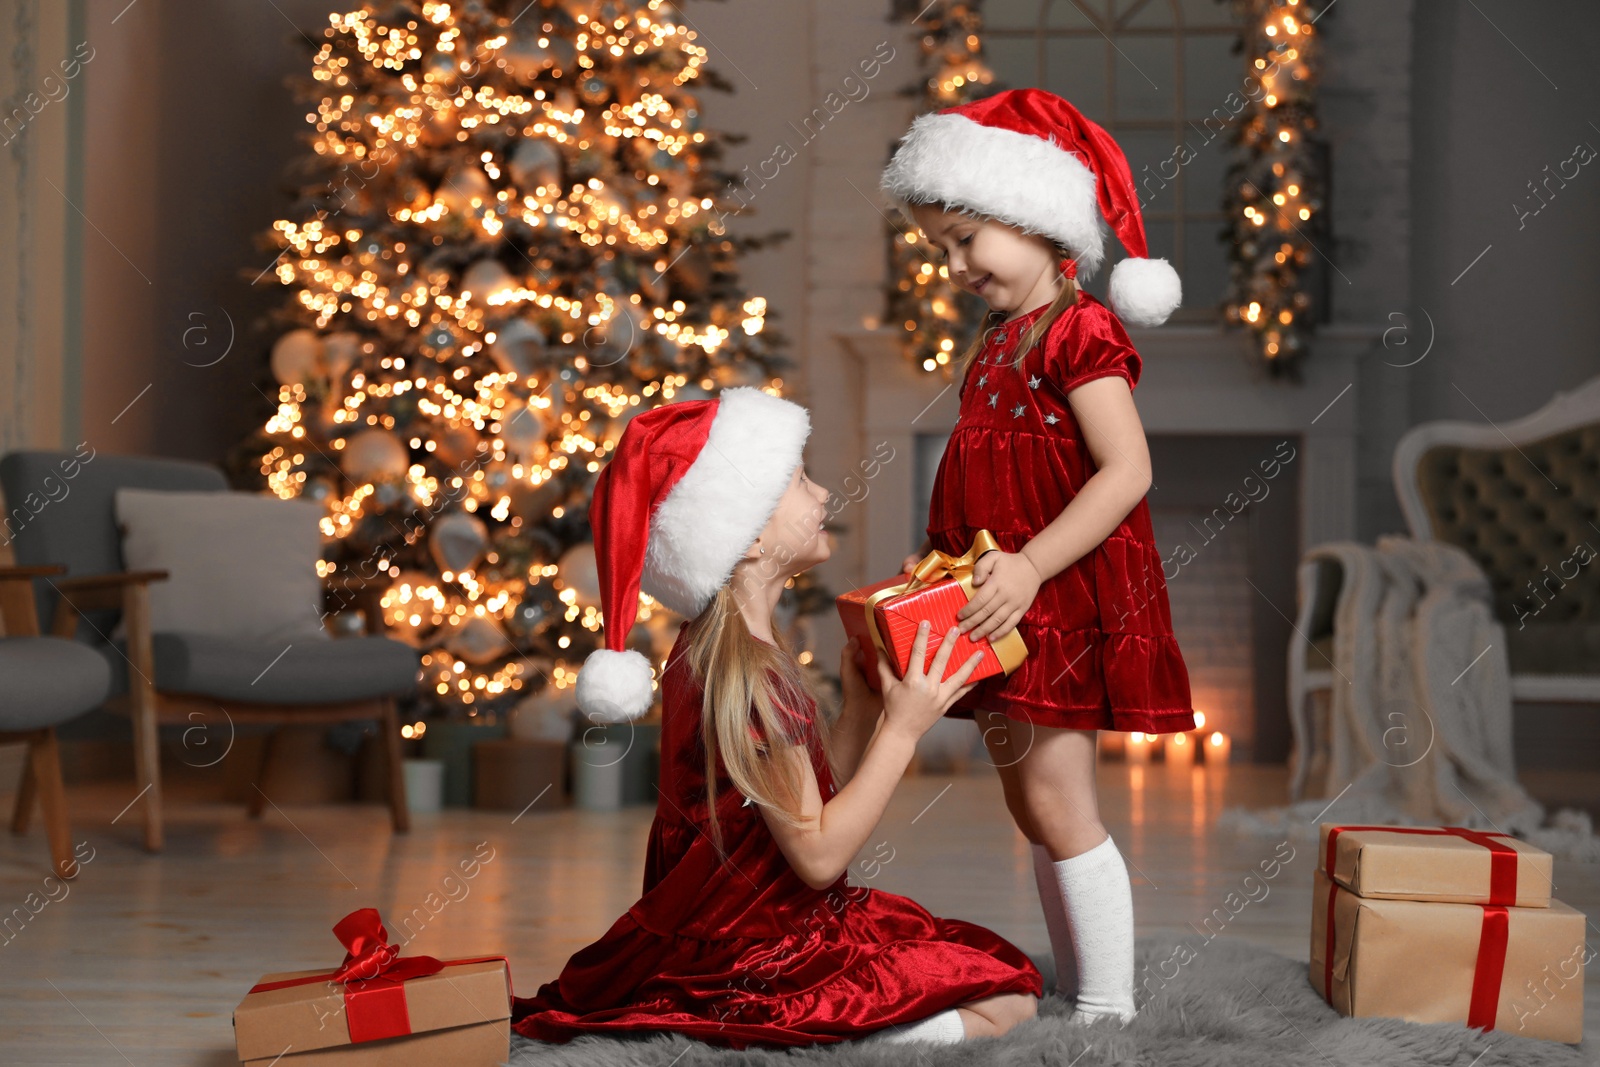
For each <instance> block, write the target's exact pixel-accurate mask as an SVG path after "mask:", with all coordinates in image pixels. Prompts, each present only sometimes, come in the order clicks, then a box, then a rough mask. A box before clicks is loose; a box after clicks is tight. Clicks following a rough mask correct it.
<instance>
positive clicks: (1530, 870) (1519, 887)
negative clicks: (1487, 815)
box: [1317, 823, 1554, 908]
mask: <svg viewBox="0 0 1600 1067" xmlns="http://www.w3.org/2000/svg"><path fill="white" fill-rule="evenodd" d="M1317 865H1318V867H1319V868H1320V869H1321V870H1323V871H1326V872H1327V874H1328V877H1330V878H1332V879H1333V880H1334V881H1335V882H1338V883H1339V884H1340V885H1342V886H1344V887H1345V888H1346V889H1348V890H1350V891H1351V892H1353V893H1356V894H1358V895H1359V896H1363V897H1386V898H1391V899H1399V900H1434V901H1452V902H1455V903H1459V904H1508V905H1515V906H1517V907H1520V908H1543V907H1548V906H1549V904H1550V886H1551V875H1552V872H1553V869H1554V867H1553V863H1552V861H1551V858H1550V853H1548V852H1546V851H1544V850H1543V849H1541V848H1539V847H1537V846H1535V845H1530V844H1528V843H1527V842H1526V841H1518V840H1517V839H1516V838H1514V837H1511V836H1510V835H1508V834H1501V833H1485V832H1483V831H1479V830H1467V829H1463V828H1461V827H1456V826H1425V827H1418V826H1338V825H1335V824H1333V823H1323V824H1322V828H1321V845H1320V847H1319V848H1318V849H1317Z"/></svg>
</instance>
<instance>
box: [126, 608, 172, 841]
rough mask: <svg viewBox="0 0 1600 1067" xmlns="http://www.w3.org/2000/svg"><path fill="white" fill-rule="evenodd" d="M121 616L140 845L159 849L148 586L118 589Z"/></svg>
mask: <svg viewBox="0 0 1600 1067" xmlns="http://www.w3.org/2000/svg"><path fill="white" fill-rule="evenodd" d="M122 620H123V623H124V625H125V626H126V628H127V631H128V664H129V667H130V670H129V671H128V695H129V697H130V700H129V704H130V708H129V712H130V717H131V719H132V721H133V764H134V767H135V769H136V770H137V772H138V777H139V782H138V785H139V796H140V798H141V799H142V801H143V803H144V847H145V849H146V850H147V851H150V852H160V851H161V846H162V844H163V840H164V835H163V833H162V824H161V733H160V730H159V729H158V728H157V725H158V724H157V722H156V687H155V681H154V679H155V673H156V662H155V650H154V648H153V640H152V636H151V633H150V590H149V589H147V588H146V587H145V586H143V585H138V586H130V587H129V588H127V589H124V590H123V593H122Z"/></svg>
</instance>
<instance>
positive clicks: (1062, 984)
mask: <svg viewBox="0 0 1600 1067" xmlns="http://www.w3.org/2000/svg"><path fill="white" fill-rule="evenodd" d="M1033 879H1034V882H1035V883H1036V884H1037V885H1038V887H1039V904H1040V905H1041V906H1042V907H1043V908H1044V925H1045V928H1046V929H1048V930H1049V931H1050V951H1051V953H1052V954H1053V955H1054V956H1055V960H1056V992H1057V993H1059V994H1060V995H1061V996H1063V997H1065V998H1066V999H1067V1000H1068V1002H1070V1001H1072V999H1073V998H1074V997H1076V996H1077V995H1078V958H1077V956H1076V954H1075V950H1074V949H1073V947H1072V927H1071V926H1068V925H1067V905H1066V902H1065V901H1063V900H1062V899H1061V883H1060V882H1059V881H1057V880H1056V869H1055V861H1054V860H1052V859H1051V858H1050V851H1049V849H1047V848H1045V847H1044V846H1043V845H1034V846H1033Z"/></svg>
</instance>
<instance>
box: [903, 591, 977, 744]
mask: <svg viewBox="0 0 1600 1067" xmlns="http://www.w3.org/2000/svg"><path fill="white" fill-rule="evenodd" d="M928 629H929V627H928V620H926V619H924V620H922V622H921V623H920V624H918V626H917V638H916V640H915V641H913V642H912V643H911V662H910V663H909V664H908V665H907V666H906V676H905V677H904V678H896V677H895V676H894V671H892V670H890V668H889V664H888V662H887V660H888V657H887V656H879V657H878V680H879V682H880V683H881V684H882V685H883V714H884V720H885V722H884V727H885V728H886V729H889V728H893V729H899V730H904V731H906V732H908V733H910V735H911V736H912V737H921V736H922V735H923V734H925V733H927V732H928V730H929V729H930V728H931V727H932V726H933V724H934V723H936V722H938V721H939V720H940V719H941V718H943V717H944V713H945V712H946V711H948V710H950V705H952V704H954V703H955V702H956V701H958V700H960V699H961V698H962V697H963V696H965V695H966V694H967V693H968V692H969V691H970V690H971V689H972V685H969V684H967V679H968V678H970V677H972V672H973V671H975V670H977V669H978V664H979V663H982V662H983V653H982V652H974V653H973V654H972V655H971V656H969V657H967V662H966V663H963V664H962V665H961V669H960V670H959V671H957V672H956V673H954V674H952V675H951V676H950V677H949V678H945V677H944V672H945V669H946V667H947V666H948V665H949V663H950V652H951V650H952V649H954V648H955V646H956V634H957V630H956V628H955V627H954V626H952V627H951V628H950V630H949V632H948V633H946V634H945V635H944V641H943V642H941V643H940V645H939V651H938V652H937V653H935V654H934V657H933V663H932V664H931V665H929V664H928V663H927V660H928ZM925 665H926V670H924V666H925ZM941 679H943V680H941Z"/></svg>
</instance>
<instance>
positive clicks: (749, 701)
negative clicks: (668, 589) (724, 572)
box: [688, 576, 832, 860]
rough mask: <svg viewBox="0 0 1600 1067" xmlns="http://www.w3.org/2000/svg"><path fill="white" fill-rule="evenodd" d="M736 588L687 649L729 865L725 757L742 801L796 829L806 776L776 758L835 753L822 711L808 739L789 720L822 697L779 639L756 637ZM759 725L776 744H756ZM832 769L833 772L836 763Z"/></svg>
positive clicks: (711, 608) (714, 834)
mask: <svg viewBox="0 0 1600 1067" xmlns="http://www.w3.org/2000/svg"><path fill="white" fill-rule="evenodd" d="M737 580H739V579H738V577H737V576H736V577H735V578H734V579H733V580H730V581H729V582H728V584H726V585H724V586H723V587H722V588H721V589H720V590H718V592H717V595H716V597H715V598H713V599H712V601H711V603H710V604H709V605H708V606H707V607H706V609H705V610H704V611H702V612H701V613H700V614H699V615H698V616H696V617H695V619H694V621H693V622H691V623H690V632H689V647H688V658H689V667H690V669H691V670H693V672H694V675H695V678H696V679H698V680H699V682H700V683H701V685H702V686H703V687H704V690H705V698H704V701H703V703H702V704H701V714H700V734H701V737H700V739H701V744H702V746H703V747H704V749H705V757H706V806H707V811H708V815H709V818H710V821H711V843H712V845H713V847H715V848H716V850H717V852H718V853H719V854H721V855H722V857H723V859H724V860H726V859H727V853H726V851H725V850H724V849H723V847H722V827H721V824H720V823H719V822H718V820H717V775H716V766H717V758H718V756H719V755H720V756H721V758H722V763H723V765H724V766H725V767H726V768H727V770H728V777H729V778H730V779H732V781H733V784H734V786H735V788H737V789H738V790H739V792H740V793H742V794H744V795H745V796H747V797H749V798H750V799H751V800H752V801H753V802H754V803H756V804H760V805H762V806H763V807H767V808H770V809H772V810H773V811H774V812H776V813H777V815H778V817H779V818H781V819H783V820H784V821H786V822H788V823H789V824H790V825H797V824H798V823H799V822H800V816H799V812H800V800H801V777H800V771H799V769H798V768H797V767H796V766H795V765H794V763H793V762H792V761H789V760H776V759H772V758H770V757H771V756H772V755H774V754H776V752H777V751H778V750H779V749H780V748H782V747H784V746H786V745H793V744H802V745H808V746H809V745H810V744H812V743H816V744H819V745H821V746H822V749H823V752H824V753H827V751H828V723H827V719H826V718H825V717H824V716H823V715H822V714H821V713H820V711H819V713H818V714H816V715H814V716H812V717H811V718H812V719H813V720H814V723H815V725H814V726H812V727H811V728H810V729H808V730H804V731H801V730H798V729H797V728H796V727H795V725H794V724H793V721H792V720H791V719H789V718H787V717H786V716H785V715H784V714H783V712H782V710H781V709H784V708H788V709H794V710H796V711H798V710H800V709H801V708H802V707H803V706H804V705H805V704H806V703H808V702H810V701H813V700H815V699H816V694H815V693H814V692H813V691H812V688H811V685H810V683H809V681H808V680H807V679H806V676H805V673H804V672H803V671H802V670H801V669H800V664H799V663H798V662H796V660H795V658H794V656H793V654H792V653H791V652H790V650H789V647H788V644H787V642H785V641H784V640H783V637H782V635H781V634H780V633H778V632H776V631H774V634H773V638H774V643H772V644H769V643H767V642H766V641H763V640H761V639H760V638H757V637H756V636H754V635H753V634H751V633H750V628H749V627H748V626H747V625H745V621H744V616H743V615H741V614H740V613H739V603H738V599H737V598H736V597H735V596H734V592H733V582H734V581H737ZM752 709H753V711H754V718H753V719H752ZM752 723H755V724H758V725H759V726H760V728H761V731H762V733H763V734H764V735H765V736H766V737H767V738H769V739H770V740H771V744H769V745H763V744H762V743H761V742H760V741H758V740H757V739H756V738H755V737H753V736H751V732H750V727H751V725H752ZM829 766H830V768H832V760H831V757H830V760H829Z"/></svg>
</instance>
